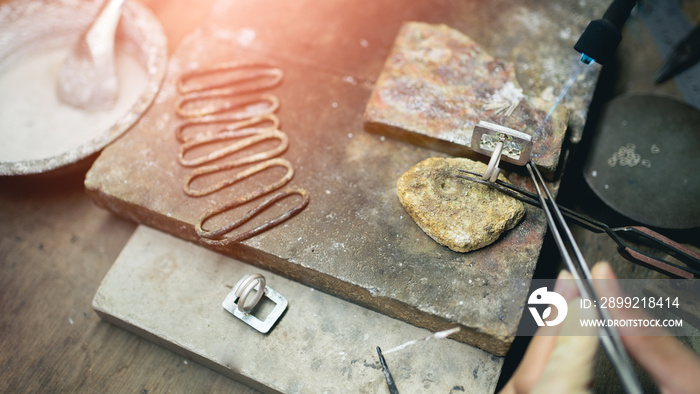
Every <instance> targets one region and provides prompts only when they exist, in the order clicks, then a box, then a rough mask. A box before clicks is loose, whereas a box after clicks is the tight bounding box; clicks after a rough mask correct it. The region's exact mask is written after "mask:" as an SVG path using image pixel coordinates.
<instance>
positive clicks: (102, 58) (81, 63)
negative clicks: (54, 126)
mask: <svg viewBox="0 0 700 394" xmlns="http://www.w3.org/2000/svg"><path fill="white" fill-rule="evenodd" d="M123 3H124V0H107V1H106V2H105V3H104V5H103V6H102V9H101V10H100V12H99V13H98V14H97V17H96V18H95V20H94V21H93V22H92V24H91V25H90V26H89V27H88V29H87V30H86V31H85V32H84V33H83V34H82V35H81V36H80V38H79V39H78V42H76V43H75V46H74V47H73V49H72V51H71V53H70V54H69V55H68V58H66V60H65V62H64V63H63V65H62V66H61V69H60V70H59V74H58V89H57V90H58V97H59V98H60V99H61V100H62V101H63V102H65V103H67V104H69V105H72V106H74V107H76V108H80V109H84V110H87V111H99V110H106V109H109V108H111V107H112V106H113V105H114V103H115V102H116V100H117V97H118V96H119V83H118V81H117V75H116V67H115V64H114V34H115V31H116V30H117V24H118V23H119V17H120V15H121V7H122V4H123Z"/></svg>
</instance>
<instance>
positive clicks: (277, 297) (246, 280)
mask: <svg viewBox="0 0 700 394" xmlns="http://www.w3.org/2000/svg"><path fill="white" fill-rule="evenodd" d="M253 291H255V293H254V295H253V299H252V300H250V302H248V297H249V296H250V295H251V293H252V292H253ZM263 295H264V296H266V297H267V298H268V299H269V300H270V301H272V302H274V303H275V307H274V309H272V312H270V314H269V315H268V316H267V318H265V320H264V321H263V320H260V319H258V318H257V317H255V316H254V315H253V314H252V312H253V310H254V309H255V306H256V305H257V304H258V303H259V302H260V300H261V299H262V296H263ZM287 304H288V303H287V299H286V298H284V297H283V296H282V295H281V294H279V293H278V292H276V291H274V290H272V289H271V288H270V287H269V286H266V285H265V277H264V276H262V275H261V274H252V275H246V276H244V277H243V278H241V280H239V281H238V283H236V286H234V287H233V290H232V291H231V292H230V293H229V294H228V295H227V296H226V299H224V302H223V304H222V305H223V307H224V309H226V310H227V311H229V312H230V313H231V314H233V315H234V316H236V317H237V318H239V319H240V320H242V321H243V322H244V323H246V324H248V325H249V326H251V327H253V328H255V329H256V330H258V331H260V332H261V333H263V334H266V333H268V332H269V331H270V329H272V326H273V325H275V323H276V322H277V320H279V318H280V317H281V316H282V313H284V311H285V309H287Z"/></svg>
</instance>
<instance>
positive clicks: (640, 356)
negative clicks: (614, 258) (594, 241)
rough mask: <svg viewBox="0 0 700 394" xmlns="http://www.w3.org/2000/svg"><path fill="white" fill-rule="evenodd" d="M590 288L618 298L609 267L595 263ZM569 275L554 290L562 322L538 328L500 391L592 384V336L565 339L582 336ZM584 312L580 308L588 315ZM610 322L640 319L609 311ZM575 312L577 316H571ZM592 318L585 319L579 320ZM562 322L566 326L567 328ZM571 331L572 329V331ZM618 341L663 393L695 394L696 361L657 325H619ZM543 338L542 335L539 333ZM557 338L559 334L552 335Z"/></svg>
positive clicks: (582, 388)
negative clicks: (561, 302) (563, 305)
mask: <svg viewBox="0 0 700 394" xmlns="http://www.w3.org/2000/svg"><path fill="white" fill-rule="evenodd" d="M592 276H593V279H611V280H599V281H596V282H595V285H596V287H595V289H596V292H597V294H598V296H599V297H620V296H623V293H622V290H621V288H620V286H619V283H618V282H617V277H616V276H615V273H614V272H613V270H612V268H610V265H608V264H607V263H598V264H596V265H595V266H594V267H593V269H592ZM565 279H572V278H571V275H570V274H569V273H567V272H565V271H563V272H562V273H561V274H560V275H559V278H558V279H557V283H556V285H555V288H554V291H556V292H557V293H559V294H561V295H562V296H563V297H564V298H565V299H566V300H567V302H568V303H569V310H568V313H567V316H573V319H571V318H568V319H566V320H565V321H564V322H563V323H562V324H561V325H560V326H561V327H560V328H558V327H557V326H555V327H543V328H540V330H538V333H537V334H536V335H535V336H534V337H533V338H532V341H531V342H530V345H529V346H528V349H527V351H526V352H525V356H524V357H523V359H522V361H521V362H520V365H519V366H518V368H517V369H516V371H515V373H514V374H513V376H512V377H511V379H510V380H509V381H508V383H507V384H506V385H505V387H504V388H503V390H502V393H504V394H512V393H531V392H532V393H562V392H566V393H583V392H588V391H589V387H590V385H591V383H592V381H593V359H594V357H595V352H596V350H597V348H598V345H597V344H598V338H597V337H596V336H595V332H593V333H589V334H590V335H584V336H566V334H567V332H576V333H581V328H580V327H574V326H573V324H575V325H578V320H579V317H578V316H580V314H581V313H582V311H581V310H580V309H579V305H580V303H579V302H578V298H577V296H578V291H577V289H576V287H575V283H574V281H573V280H565ZM587 311H588V310H583V312H584V313H585V312H587ZM610 312H611V314H612V315H613V316H612V317H613V318H615V319H645V318H648V316H646V315H645V314H644V313H642V312H641V311H639V310H635V309H611V310H610ZM576 314H578V316H577V315H576ZM581 317H582V318H591V317H590V316H585V317H584V316H581ZM567 322H569V323H570V324H569V325H567ZM574 329H575V331H574ZM618 330H619V333H620V336H621V338H622V342H623V343H624V345H625V348H626V349H627V352H628V353H629V355H630V357H632V358H633V359H634V360H635V361H636V362H637V363H638V364H639V365H640V366H641V367H642V368H644V369H645V370H646V371H647V372H648V373H649V375H650V376H651V377H652V378H653V379H654V380H655V382H656V384H657V385H658V386H659V388H660V390H661V391H662V392H664V393H697V392H698V383H697V382H698V377H699V376H700V358H698V356H697V355H696V354H695V353H693V352H692V351H691V350H690V349H688V348H686V347H685V346H684V345H683V344H681V343H680V342H679V341H678V340H677V339H676V338H675V337H673V336H671V335H670V334H666V333H664V331H663V330H662V329H661V328H657V327H619V328H618ZM541 334H544V335H541ZM557 334H559V336H556V335H557Z"/></svg>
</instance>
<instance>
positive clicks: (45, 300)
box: [0, 0, 698, 393]
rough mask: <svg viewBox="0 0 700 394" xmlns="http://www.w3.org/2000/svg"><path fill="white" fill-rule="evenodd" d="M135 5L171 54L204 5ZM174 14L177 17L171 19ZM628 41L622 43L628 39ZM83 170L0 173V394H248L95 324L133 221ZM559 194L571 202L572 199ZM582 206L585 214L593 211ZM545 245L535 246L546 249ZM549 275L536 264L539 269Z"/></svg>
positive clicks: (182, 1)
mask: <svg viewBox="0 0 700 394" xmlns="http://www.w3.org/2000/svg"><path fill="white" fill-rule="evenodd" d="M142 2H143V3H145V4H147V5H149V6H150V7H151V8H152V9H153V10H154V12H155V14H156V15H157V16H158V17H159V18H160V19H161V21H163V23H164V27H165V29H166V32H167V34H168V37H169V39H170V42H169V48H170V51H171V52H172V51H173V50H174V48H176V47H177V45H178V43H179V40H180V39H182V38H183V37H184V36H185V35H186V34H187V33H189V31H191V30H192V29H194V28H195V27H196V26H198V25H199V22H200V20H201V19H202V18H203V17H204V15H205V14H206V13H207V12H208V8H209V5H210V4H211V3H212V1H211V0H199V1H194V0H171V1H165V0H143V1H142ZM691 3H693V2H691ZM697 3H698V2H697V1H696V2H694V4H697ZM697 11H698V9H697V7H696V8H694V12H695V14H697ZM183 15H186V16H187V18H183V19H181V17H182V16H183ZM636 26H637V28H640V26H639V25H636ZM633 39H636V37H634V36H633V37H631V38H628V39H627V42H630V44H638V42H633V41H632V40H633ZM623 43H624V42H623ZM643 55H644V54H643ZM630 59H632V58H630ZM655 61H656V65H654V64H648V63H646V62H635V63H634V64H637V65H642V64H644V66H645V67H647V68H654V67H655V66H658V65H659V64H660V61H659V60H655ZM622 73H625V74H626V75H627V76H628V78H627V79H626V80H624V82H625V83H627V85H622V88H621V89H620V90H618V91H617V92H615V93H616V94H619V93H624V92H626V91H628V90H630V87H632V88H631V89H635V88H636V89H645V88H649V86H641V85H634V81H635V77H638V76H639V73H638V69H637V68H634V69H631V70H630V69H626V68H624V67H623V69H622ZM645 75H646V74H645ZM88 165H89V163H88ZM87 168H88V166H87V165H85V166H83V167H80V168H75V169H73V171H72V172H70V173H67V174H63V175H53V176H51V177H32V178H2V179H0V363H1V364H2V365H3V368H2V370H1V371H0V392H37V391H40V392H142V393H146V392H151V393H153V392H234V393H245V392H250V393H252V392H254V391H253V390H250V389H248V388H247V387H245V386H242V385H240V384H238V383H236V382H234V381H233V380H231V379H229V378H227V377H224V376H223V375H221V374H218V373H216V372H213V371H211V370H209V369H207V368H205V367H202V366H200V365H198V364H196V363H194V362H191V361H188V360H186V359H184V358H183V357H181V356H179V355H177V354H175V353H172V352H170V351H168V350H165V349H163V348H162V347H160V346H158V345H155V344H153V343H151V342H148V341H146V340H144V339H141V338H139V337H138V336H136V335H133V334H131V333H128V332H126V331H124V330H122V329H121V328H118V327H115V326H112V325H110V324H108V323H106V322H103V321H102V320H101V319H100V318H99V317H98V316H97V315H96V314H95V313H94V312H93V311H92V308H91V302H92V299H93V296H94V295H95V292H96V291H97V288H98V286H99V284H100V282H101V280H102V278H103V277H104V276H105V274H106V273H107V272H108V270H109V268H110V266H111V265H112V263H113V262H114V261H115V259H116V258H117V256H118V255H119V253H120V251H121V249H122V247H123V246H124V245H125V244H126V242H127V240H128V239H129V237H130V236H131V234H132V233H133V232H134V230H135V229H136V226H137V225H136V224H135V223H133V222H130V221H127V220H124V219H121V218H118V217H116V216H114V215H112V214H110V213H109V212H107V211H105V210H103V209H100V208H97V207H96V206H95V205H94V204H93V202H92V201H91V200H90V199H89V198H88V196H87V195H86V194H85V191H84V188H83V178H84V175H85V172H86V171H87ZM571 182H572V183H578V180H577V179H572V181H571ZM580 186H581V185H577V187H580ZM572 189H576V187H572ZM569 197H570V198H571V201H575V200H576V199H577V198H580V195H578V196H577V195H576V193H575V192H574V193H571V195H570V196H569ZM584 208H586V209H591V210H592V212H594V213H597V212H598V209H601V207H600V206H597V205H593V206H590V205H586V206H585V207H584ZM696 233H697V232H696ZM695 239H696V241H697V238H695ZM579 243H580V245H581V247H582V249H583V250H584V253H585V254H586V256H587V257H588V258H589V260H596V259H600V258H604V259H609V258H612V259H613V262H614V263H615V264H616V265H617V266H618V268H617V269H618V271H619V272H620V273H622V274H624V275H623V276H625V277H633V276H636V275H639V274H642V275H646V274H647V272H646V271H644V270H641V269H639V268H636V269H634V270H632V269H630V265H629V264H628V263H626V262H625V261H624V260H621V259H618V258H617V257H616V256H617V255H616V254H615V250H614V249H615V248H614V245H613V244H612V243H611V241H610V240H609V239H607V238H605V237H603V236H592V235H590V234H587V235H585V236H584V237H582V238H581V239H580V240H579ZM552 247H553V245H547V244H546V243H545V249H546V250H550V249H551V248H552ZM551 256H556V252H554V253H553V254H549V257H551ZM541 263H542V262H541ZM545 265H547V266H551V265H552V264H550V262H549V261H548V262H547V264H545ZM554 271H555V270H554V269H549V270H547V269H545V270H543V272H544V274H543V275H548V274H552V273H553V272H554ZM509 357H510V356H507V357H506V360H508V358H509ZM513 361H514V362H517V357H516V359H514V360H513ZM605 369H607V371H608V373H609V371H610V368H609V367H602V368H599V370H605ZM613 379H614V378H613ZM607 383H608V380H607V378H603V379H598V385H599V386H600V387H605V386H606V385H607ZM608 392H620V391H619V389H618V390H610V391H608Z"/></svg>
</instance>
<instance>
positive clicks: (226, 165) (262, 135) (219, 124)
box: [175, 62, 309, 245]
mask: <svg viewBox="0 0 700 394" xmlns="http://www.w3.org/2000/svg"><path fill="white" fill-rule="evenodd" d="M282 78H283V72H282V70H281V69H280V68H278V67H276V66H274V65H272V64H270V63H266V62H234V63H223V64H219V65H216V66H213V67H209V68H204V69H195V70H193V71H190V72H187V73H185V74H183V75H181V76H180V77H179V79H178V81H177V89H178V92H179V94H180V98H179V99H178V101H177V103H176V105H175V112H176V113H177V115H178V116H179V117H180V118H182V119H183V120H184V121H183V122H182V124H181V125H180V126H179V127H178V128H177V129H176V130H175V138H176V139H177V140H178V141H179V142H180V143H181V145H180V148H179V151H178V162H179V163H180V165H182V166H183V167H187V168H192V171H190V173H189V174H188V175H187V176H186V177H185V180H184V184H183V191H184V192H185V194H187V195H188V196H191V197H204V196H209V195H212V194H215V193H219V192H221V191H222V190H223V189H226V188H228V187H232V186H234V185H236V184H239V183H240V182H243V181H244V180H246V179H249V178H251V177H255V176H257V175H259V174H262V173H264V172H266V171H270V170H271V169H273V168H281V169H283V174H282V175H281V176H280V177H279V178H277V179H275V180H273V181H269V182H268V183H267V184H265V185H263V186H261V187H259V188H257V189H255V190H253V191H249V192H248V193H246V194H244V195H242V196H240V197H237V198H234V199H233V200H232V201H229V202H226V203H224V204H221V205H218V206H215V207H213V208H210V209H208V210H206V211H205V212H204V213H203V214H202V215H200V217H199V219H198V221H197V223H196V225H195V230H196V231H197V234H198V235H199V236H200V237H201V240H202V242H204V243H207V244H210V245H228V244H230V243H234V242H240V241H243V240H246V239H248V238H251V237H253V236H255V235H257V234H260V233H262V232H264V231H267V230H268V229H270V228H272V227H275V226H277V225H278V224H280V223H282V222H284V221H285V220H287V219H289V218H291V217H292V216H294V215H296V214H297V213H299V212H300V211H302V210H303V209H304V208H305V207H306V206H307V205H308V203H309V194H308V192H307V191H306V190H304V189H284V190H281V189H282V188H283V187H284V186H286V185H287V184H288V183H289V182H290V181H291V179H292V178H293V176H294V169H293V168H292V164H291V163H290V162H289V161H288V160H286V159H284V158H281V157H279V156H280V155H282V154H283V153H284V152H285V151H286V150H287V148H288V146H289V138H288V136H287V134H285V133H284V132H283V131H281V130H279V119H278V118H277V115H276V114H275V112H276V111H277V109H278V108H279V100H278V98H277V97H276V96H275V95H273V94H271V93H268V92H267V91H268V90H270V89H272V88H274V87H276V86H278V85H279V84H280V83H281V82H282ZM270 142H271V143H272V144H274V145H273V146H272V147H270V148H266V150H263V151H260V152H256V153H250V154H247V155H243V154H240V152H245V151H246V150H247V149H251V148H252V147H254V146H258V145H260V144H263V143H267V145H270ZM215 144H216V145H218V146H220V147H218V148H216V149H214V150H212V151H210V152H208V153H205V154H202V155H200V156H195V157H191V156H192V155H191V154H190V153H191V152H193V151H196V150H197V149H201V148H203V147H206V146H211V145H215ZM236 154H238V155H236ZM234 155H236V158H234V159H230V160H228V161H225V160H224V159H225V158H227V157H230V156H234ZM226 172H232V173H233V176H230V177H229V176H226V177H221V176H217V174H220V173H226ZM207 177H211V178H217V179H219V180H218V181H213V184H211V185H209V186H206V187H194V186H193V185H192V184H193V182H195V181H196V180H197V179H200V178H207ZM273 192H276V193H275V194H273V195H271V196H270V197H268V198H267V199H266V200H265V201H263V202H261V203H259V204H258V205H257V206H255V207H254V208H252V209H250V210H249V211H248V212H246V213H245V214H243V215H242V216H241V217H240V218H238V219H236V220H234V221H232V222H230V223H228V224H225V225H222V226H220V227H219V228H216V229H206V228H205V224H206V223H207V222H208V221H210V220H212V219H214V218H215V217H217V216H220V215H223V214H225V213H226V212H228V211H231V210H234V209H236V208H239V207H241V206H244V205H246V204H248V203H251V202H252V201H254V200H257V199H259V198H261V197H263V196H266V195H269V194H271V193H273ZM294 195H297V196H299V197H300V198H301V200H300V201H299V202H298V203H297V204H296V205H295V206H294V207H292V208H291V209H289V210H287V211H286V212H284V213H282V214H280V215H278V216H277V217H274V218H272V219H269V220H267V221H266V222H264V223H263V224H261V225H258V226H257V227H255V228H253V229H250V230H246V231H241V232H239V233H236V234H233V235H229V234H230V233H231V232H233V231H234V230H236V229H238V228H239V227H241V226H243V225H244V224H245V223H247V222H249V221H251V220H252V219H254V218H255V217H257V216H259V215H260V214H261V213H262V212H263V211H265V210H267V209H268V208H270V207H272V206H273V205H274V204H276V203H277V202H279V201H281V200H284V199H286V198H288V197H291V196H294Z"/></svg>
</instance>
